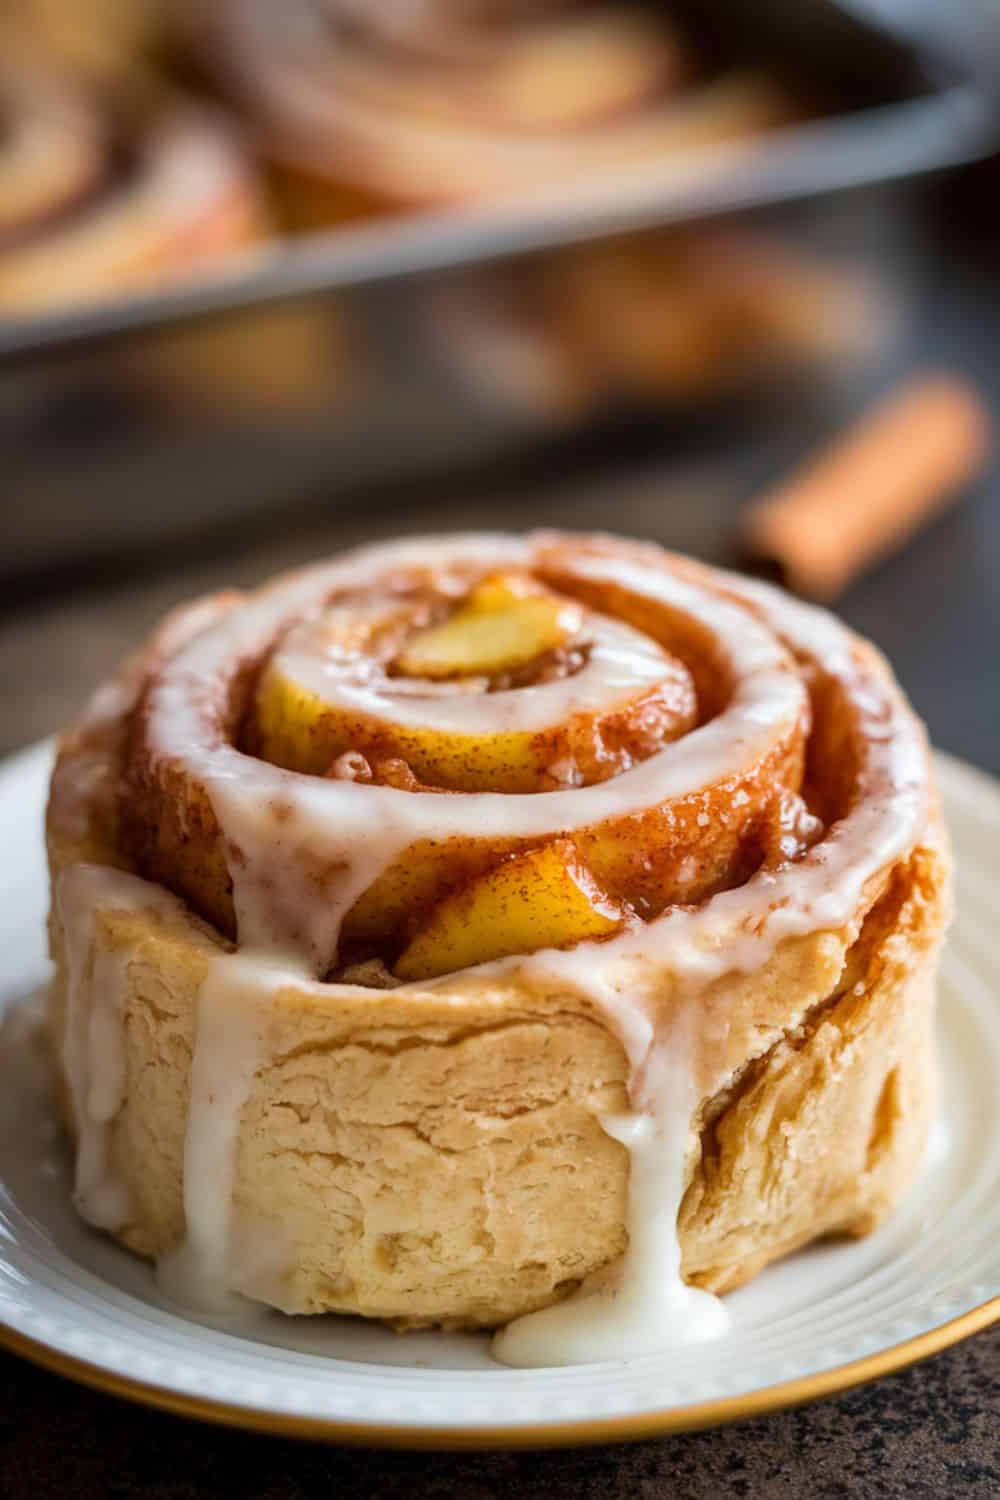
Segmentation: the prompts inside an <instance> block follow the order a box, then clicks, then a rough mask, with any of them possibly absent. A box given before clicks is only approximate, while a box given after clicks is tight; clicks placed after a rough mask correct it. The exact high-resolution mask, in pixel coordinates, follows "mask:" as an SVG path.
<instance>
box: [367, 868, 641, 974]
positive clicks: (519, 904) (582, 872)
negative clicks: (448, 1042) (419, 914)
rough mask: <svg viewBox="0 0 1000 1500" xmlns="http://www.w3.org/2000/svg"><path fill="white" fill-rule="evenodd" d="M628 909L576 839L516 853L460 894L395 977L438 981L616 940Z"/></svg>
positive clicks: (423, 931)
mask: <svg viewBox="0 0 1000 1500" xmlns="http://www.w3.org/2000/svg"><path fill="white" fill-rule="evenodd" d="M624 920H625V909H624V907H622V906H620V905H619V904H618V903H616V902H614V901H611V900H609V899H608V898H607V897H606V896H605V895H604V893H603V892H602V891H601V890H600V889H599V887H598V886H597V885H596V884H595V882H594V880H593V878H592V877H591V875H590V873H589V871H588V870H587V868H586V867H585V866H584V865H583V864H581V863H580V861H579V859H578V858H577V854H576V850H575V848H574V847H573V844H572V843H571V842H570V840H569V839H556V840H555V841H554V842H553V843H551V844H545V845H543V846H542V847H541V848H539V849H529V850H528V851H527V853H525V854H517V855H514V856H513V857H512V858H510V859H507V860H504V861H503V862H502V863H501V864H499V865H495V866H494V867H493V869H491V870H487V871H486V873H485V874H483V875H479V876H477V877H476V878H475V879H474V880H471V881H470V882H469V883H468V884H467V885H465V886H462V887H461V888H460V889H459V890H457V891H453V892H452V893H451V895H449V896H446V897H445V898H444V900H443V901H441V902H439V904H438V905H437V906H436V907H435V908H434V909H433V911H432V912H431V914H430V917H429V918H428V920H427V922H426V923H425V924H424V926H423V927H422V928H420V930H419V931H418V932H417V934H416V936H415V937H414V938H413V940H412V942H410V944H409V945H408V947H407V948H405V949H404V951H403V953H402V954H401V955H400V958H399V959H398V961H397V963H396V966H395V970H394V972H395V974H396V977H397V978H398V979H403V980H406V981H411V980H421V979H434V978H436V977H437V976H438V975H440V974H450V973H453V972H454V971H455V970H456V969H467V968H470V967H471V966H472V965H473V964H482V963H488V962H489V961H490V960H491V959H495V958H507V957H509V956H510V955H512V954H518V953H534V952H537V950H538V949H539V948H564V947H567V946H568V945H570V944H572V943H579V942H583V941H584V940H585V939H587V938H603V937H609V936H610V935H611V934H612V933H614V932H617V931H618V930H619V929H620V927H621V926H622V924H623V922H624Z"/></svg>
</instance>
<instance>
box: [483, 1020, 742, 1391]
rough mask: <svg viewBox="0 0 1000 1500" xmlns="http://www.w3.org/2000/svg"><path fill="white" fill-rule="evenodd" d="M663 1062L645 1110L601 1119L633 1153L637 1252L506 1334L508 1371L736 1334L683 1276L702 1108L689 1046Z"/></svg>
mask: <svg viewBox="0 0 1000 1500" xmlns="http://www.w3.org/2000/svg"><path fill="white" fill-rule="evenodd" d="M655 1056H656V1060H657V1062H658V1072H659V1076H658V1078H657V1081H656V1086H655V1088H652V1089H650V1090H649V1093H648V1096H647V1097H646V1098H645V1101H644V1103H643V1107H642V1108H639V1109H637V1110H636V1111H635V1112H633V1113H629V1114H625V1115H611V1116H605V1117H604V1118H603V1119H602V1120H601V1124H602V1126H603V1128H604V1129H605V1130H606V1131H607V1133H608V1135H610V1136H613V1137H614V1139H615V1140H616V1141H620V1142H621V1144H622V1145H623V1146H624V1147H625V1148H626V1149H627V1151H628V1153H629V1184H628V1228H629V1243H628V1249H627V1251H626V1253H625V1255H624V1256H623V1258H622V1260H621V1261H620V1262H619V1263H618V1264H617V1265H615V1266H613V1267H611V1268H609V1269H608V1270H606V1271H601V1272H598V1273H597V1274H596V1275H595V1276H593V1277H591V1278H589V1279H588V1281H587V1282H585V1283H584V1284H583V1286H582V1287H580V1289H579V1290H578V1291H577V1292H575V1293H574V1294H573V1295H572V1296H571V1297H570V1298H569V1299H568V1300H567V1301H565V1302H559V1303H556V1305H555V1306H554V1307H546V1308H543V1309H542V1310H541V1311H540V1312H535V1313H529V1314H527V1316H526V1317H523V1318H516V1319H515V1320H514V1321H513V1322H512V1323H508V1324H507V1326H506V1328H503V1329H501V1331H500V1332H499V1333H498V1334H496V1335H495V1336H494V1339H493V1344H492V1348H493V1353H494V1354H495V1355H496V1357H497V1359H499V1360H501V1361H502V1362H503V1363H504V1364H507V1365H515V1366H526V1367H532V1366H538V1365H575V1364H587V1363H596V1362H601V1361H606V1360H617V1359H630V1358H634V1357H635V1356H637V1355H642V1354H653V1353H656V1352H657V1351H658V1350H662V1349H665V1348H670V1347H672V1346H674V1345H678V1344H693V1343H700V1342H702V1341H703V1340H705V1339H711V1338H718V1337H719V1336H720V1335H721V1334H722V1333H724V1332H725V1331H726V1328H727V1327H728V1324H729V1316H728V1314H727V1312H726V1309H725V1307H724V1306H723V1304H722V1302H721V1301H720V1300H719V1298H718V1297H715V1296H713V1295H712V1294H711V1293H710V1292H704V1291H701V1290H700V1289H699V1288H698V1287H692V1286H688V1285H687V1284H686V1283H685V1281H684V1280H683V1278H682V1276H681V1251H680V1243H679V1241H678V1238H677V1214H678V1210H679V1209H680V1205H681V1198H682V1197H683V1193H684V1164H685V1159H686V1156H687V1146H688V1140H689V1136H690V1122H691V1114H692V1110H693V1108H694V1105H695V1102H696V1101H695V1099H694V1090H693V1087H692V1083H691V1069H690V1066H689V1059H688V1058H687V1056H686V1055H685V1050H684V1048H683V1046H681V1045H678V1043H677V1041H676V1040H674V1041H673V1042H672V1043H671V1044H670V1045H666V1044H665V1042H664V1043H663V1044H661V1045H659V1046H658V1047H657V1049H656V1054H655ZM650 1060H651V1061H652V1059H650Z"/></svg>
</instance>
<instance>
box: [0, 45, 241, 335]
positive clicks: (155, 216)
mask: <svg viewBox="0 0 1000 1500" xmlns="http://www.w3.org/2000/svg"><path fill="white" fill-rule="evenodd" d="M0 109H2V111H3V115H4V117H5V120H6V122H7V123H6V130H5V132H4V136H3V139H2V142H0V316H29V315H31V314H35V313H38V312H45V311H49V310H51V309H54V308H65V307H68V306H73V305H79V304H80V303H83V302H93V301H98V300H102V299H107V298H112V297H119V296H121V295H123V294H127V293H129V292H130V291H135V290H138V289H142V288H147V287H150V286H155V285H162V284H164V283H165V282H169V281H171V280H173V279H176V278H180V277H183V276H186V275H190V274H191V273H192V272H194V271H195V270H197V269H200V268H202V267H205V266H207V265H210V264H213V263H215V262H218V261H219V260H220V259H221V258H222V257H224V256H226V255H229V254H231V253H232V252H233V251H234V250H236V249H239V248H242V247H245V246H247V245H249V244H251V243H253V242H254V241H256V240H257V239H259V238H260V237H261V236H262V234H263V232H264V228H265V213H264V208H263V203H262V199H261V196H260V193H259V190H258V187H257V183H256V179H255V175H254V171H253V168H252V166H251V164H250V162H249V161H248V159H247V157H246V155H245V153H244V151H243V149H242V148H241V146H240V145H239V143H238V141H237V139H236V137H235V136H234V135H233V133H232V131H231V130H230V129H229V127H228V126H227V125H226V124H225V123H224V122H223V121H222V120H221V119H220V118H219V117H217V116H216V115H214V114H213V113H211V112H209V111H205V110H203V109H201V108H199V107H196V106H193V105H185V104H179V103H178V104H174V103H173V102H172V101H171V103H169V104H167V103H165V101H164V99H163V98H158V99H157V100H156V102H155V107H154V108H152V109H151V110H149V111H148V112H147V111H146V110H145V109H140V110H132V109H131V108H128V119H127V123H126V121H125V120H123V119H122V117H121V114H120V106H119V105H115V106H111V107H109V106H106V104H105V102H104V100H103V99H102V97H101V94H100V91H99V90H95V89H94V88H93V87H91V86H90V85H89V84H86V83H80V84H77V83H76V82H75V81H74V80H73V79H72V78H70V77H68V76H67V75H66V74H65V72H64V71H62V70H59V69H56V68H55V67H47V66H45V65H44V64H40V63H38V62H37V61H29V62H27V63H17V64H15V62H14V61H12V60H10V59H7V60H5V62H4V64H3V65H2V66H0Z"/></svg>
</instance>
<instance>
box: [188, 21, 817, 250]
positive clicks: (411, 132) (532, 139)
mask: <svg viewBox="0 0 1000 1500" xmlns="http://www.w3.org/2000/svg"><path fill="white" fill-rule="evenodd" d="M200 30H201V35H202V38H203V44H204V45H205V46H206V47H207V49H208V50H209V52H210V53H211V54H212V55H213V56H214V58H215V60H216V66H217V70H218V72H219V74H220V76H221V78H222V80H223V83H224V86H226V87H227V89H228V90H229V91H230V93H231V96H232V97H233V98H234V99H235V100H236V101H238V102H239V103H240V104H241V105H242V107H243V109H244V110H245V112H246V115H247V117H248V118H249V120H250V121H251V122H252V124H253V125H254V126H255V128H256V131H257V137H258V141H259V145H260V149H261V150H262V152H263V153H264V154H265V155H266V156H268V157H269V158H270V159H271V160H272V162H273V163H274V164H275V169H276V177H277V181H278V184H279V186H280V188H281V190H282V192H283V194H284V201H285V204H286V209H287V212H288V214H289V216H290V219H291V221H292V223H293V224H295V225H298V226H299V227H316V226H317V225H320V224H329V223H337V222H341V221H343V220H345V219H350V218H355V217H358V216H368V215H371V214H377V213H386V212H393V211H402V210H410V211H413V210H416V209H420V208H432V207H442V206H447V205H458V204H462V203H471V202H476V201H488V200H490V199H493V198H496V197H498V196H500V195H505V194H510V193H516V192H518V191H521V190H524V189H526V188H532V187H534V188H537V187H541V186H544V185H545V184H547V183H565V182H566V181H570V180H572V179H574V178H578V177H582V176H585V175H587V174H588V173H592V172H594V171H601V170H604V171H607V170H609V169H611V170H614V169H618V168H621V167H623V166H628V165H629V164H630V163H633V162H641V161H644V160H651V159H659V160H663V159H665V158H666V159H668V160H669V159H672V158H676V159H677V161H678V162H679V163H683V161H684V160H685V158H686V157H689V156H690V155H691V154H692V153H694V152H697V151H699V150H700V149H701V148H703V147H706V146H711V145H714V144H717V143H721V142H725V143H728V144H729V145H731V146H732V145H734V144H735V143H736V142H738V141H741V140H749V139H750V138H751V137H752V136H753V135H754V134H755V133H757V132H758V131H760V130H763V129H767V128H769V127H771V126H774V125H777V124H780V123H782V122H784V121H787V120H789V119H790V118H793V117H794V115H795V113H796V107H795V105H794V104H793V102H792V100H791V99H790V97H789V95H788V93H787V91H786V90H785V89H784V88H783V87H781V86H780V85H779V84H778V83H777V82H775V81H774V80H773V79H771V78H770V77H768V76H766V75H764V74H761V73H759V72H756V71H753V70H744V69H735V68H734V69H730V70H728V71H725V72H722V73H720V74H718V75H717V76H714V77H708V78H704V79H703V78H701V77H699V72H698V68H697V67H696V65H695V61H694V55H693V53H692V51H691V49H690V48H689V46H688V44H687V42H686V41H685V40H684V39H683V38H682V37H681V36H680V35H679V34H678V32H677V31H676V30H675V28H674V27H673V26H672V25H671V23H670V21H669V19H667V18H665V17H664V16H663V14H662V12H660V11H655V10H653V9H652V8H648V7H643V6H641V5H636V6H615V5H609V4H601V3H595V4H588V3H584V4H570V5H561V6H557V7H542V8H541V10H540V11H538V10H536V9H534V8H532V9H531V10H530V11H529V10H528V9H527V8H525V7H506V6H501V7H480V6H457V5H443V6H435V5H430V6H420V7H415V8H413V9H412V11H411V9H410V8H399V9H397V8H395V7H379V6H374V5H372V6H369V5H356V4H350V5H348V4H336V3H334V4H331V3H323V0H293V3H292V4H291V5H287V6H274V5H271V4H269V3H267V0H249V3H247V0H225V3H224V4H223V5H222V6H220V8H219V11H218V13H217V14H216V16H215V17H214V18H205V19H204V20H203V21H202V23H201V28H200Z"/></svg>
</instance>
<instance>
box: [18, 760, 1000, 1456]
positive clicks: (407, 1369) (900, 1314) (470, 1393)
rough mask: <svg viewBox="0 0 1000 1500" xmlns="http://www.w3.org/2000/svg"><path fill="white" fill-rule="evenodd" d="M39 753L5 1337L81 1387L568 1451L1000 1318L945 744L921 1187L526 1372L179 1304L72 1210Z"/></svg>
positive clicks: (325, 1432) (786, 1389)
mask: <svg viewBox="0 0 1000 1500" xmlns="http://www.w3.org/2000/svg"><path fill="white" fill-rule="evenodd" d="M50 755H51V752H50V749H49V748H48V747H47V746H40V747H38V748H37V749H34V750H30V751H27V752H26V753H24V754H23V755H20V756H18V757H16V758H15V759H14V760H12V761H9V762H8V763H7V764H6V765H5V766H4V767H2V768H0V850H2V851H3V859H2V863H0V952H2V954H3V959H4V964H3V972H2V977H0V1017H2V1020H0V1078H2V1082H0V1325H2V1326H0V1341H2V1342H4V1343H6V1344H8V1345H9V1347H11V1348H13V1349H16V1350H18V1351H20V1352H22V1353H24V1354H26V1355H28V1356H29V1357H30V1358H33V1359H36V1360H37V1361H38V1362H39V1363H41V1364H45V1365H48V1366H50V1367H52V1368H55V1369H58V1370H60V1371H62V1372H63V1373H65V1374H69V1375H72V1376H75V1377H76V1378H78V1379H80V1380H84V1381H87V1382H89V1383H91V1384H93V1385H98V1386H101V1387H103V1388H105V1389H110V1390H114V1391H117V1392H119V1393H120V1394H123V1395H130V1396H133V1397H136V1398H138V1399H141V1400H145V1401H148V1402H151V1403H154V1404H157V1405H161V1406H166V1407H169V1408H171V1409H173V1410H177V1411H182V1412H186V1413H189V1414H191V1415H195V1416H203V1417H209V1418H212V1419H214V1420H218V1421H224V1422H230V1423H233V1424H237V1425H242V1426H246V1427H262V1428H269V1429H272V1430H277V1431H283V1432H294V1433H300V1434H306V1435H312V1436H326V1437H331V1438H336V1439H338V1440H340V1441H361V1442H381V1443H395V1444H404V1445H412V1446H417V1445H428V1446H435V1445H436V1446H441V1447H459V1446H468V1447H473V1446H480V1447H486V1446H503V1445H531V1444H542V1443H572V1442H584V1441H596V1440H611V1439H619V1438H626V1437H638V1436H647V1435H651V1434H654V1433H658V1432H666V1431H671V1430H678V1429H682V1428H688V1427H696V1426H703V1425H708V1424H709V1423H712V1422H718V1421H723V1420H726V1419H728V1418H731V1417H736V1416H748V1415H750V1414H752V1413H756V1412H760V1411H764V1410H768V1409H771V1408H774V1407H778V1406H783V1405H788V1404H791V1403H792V1402H795V1401H801V1400H806V1399H809V1398H810V1397H812V1396H818V1395H822V1394H825V1393H827V1392H829V1391H833V1390H838V1389H842V1388H843V1387H845V1386H848V1385H852V1384H856V1383H857V1382H859V1381H861V1380H865V1379H870V1378H871V1377H873V1376H875V1375H878V1374H881V1373H884V1372H885V1371H887V1370H891V1369H896V1368H898V1367H899V1366H901V1365H904V1364H906V1363H908V1362H910V1361H912V1360H914V1359H917V1358H919V1357H921V1356H922V1355H924V1354H928V1353H931V1352H932V1351H934V1350H935V1349H939V1348H943V1347H944V1346H945V1345H947V1344H949V1343H953V1342H955V1341H956V1340H957V1339H959V1338H962V1337H964V1336H965V1335H966V1334H968V1333H971V1332H973V1331H974V1330H975V1329H977V1328H981V1327H985V1325H986V1324H987V1323H989V1322H992V1321H993V1320H994V1319H996V1318H1000V927H998V924H997V922H996V908H997V900H996V892H997V891H998V890H1000V885H998V882H997V874H996V871H995V868H994V862H995V859H996V851H997V849H998V847H1000V785H998V784H997V783H995V782H993V781H991V780H989V779H988V778H987V777H985V776H983V775H982V774H981V773H980V772H977V771H974V770H972V769H971V768H970V767H968V766H965V765H963V764H962V763H961V762H959V761H956V760H953V759H951V758H949V757H945V756H941V757H940V758H939V772H940V777H941V784H942V786H943V789H944V795H945V803H946V807H947V811H948V815H949V821H950V823H951V827H952V832H953V835H954V839H955V844H956V848H957V852H958V857H959V900H958V911H959V915H958V920H957V922H956V925H955V928H954V931H953V934H952V937H951V941H950V944H949V948H948V954H947V960H946V963H945V976H944V984H943V989H942V995H941V1009H940V1045H941V1060H942V1069H943V1081H944V1090H943V1110H942V1119H941V1124H940V1127H939V1129H938V1132H937V1135H936V1138H935V1140H934V1142H933V1145H932V1149H931V1151H930V1154H929V1160H928V1162H927V1166H926V1169H925V1171H924V1174H923V1177H922V1179H921V1181H920V1182H919V1183H918V1185H917V1186H916V1188H915V1189H914V1190H913V1192H912V1193H911V1195H910V1197H909V1199H908V1201H907V1202H906V1203H905V1204H904V1205H903V1207H902V1208H901V1209H900V1211H899V1212H898V1213H897V1214H896V1216H895V1217H894V1219H893V1220H892V1222H891V1223H890V1224H888V1225H887V1226H886V1227H885V1228H884V1229H882V1230H880V1231H879V1232H878V1233H877V1234H875V1235H873V1236H871V1237H870V1238H869V1239H867V1240H863V1241H861V1242H859V1243H856V1244H849V1245H826V1246H823V1247H821V1248H817V1249H812V1250H808V1251H805V1252H802V1253H801V1254H799V1255H797V1256H794V1257H793V1258H792V1259H790V1260H787V1261H785V1262H783V1263H782V1264H780V1265H778V1266H776V1267H773V1268H772V1269H770V1270H768V1271H766V1272H765V1273H764V1274H763V1275H762V1276H760V1277H759V1278H758V1279H757V1280H756V1281H754V1282H753V1283H752V1284H751V1285H750V1286H748V1287H746V1288H744V1289H743V1290H741V1291H738V1292H736V1293H734V1294H733V1295H732V1296H731V1297H730V1298H729V1299H728V1305H729V1307H730V1309H731V1311H732V1329H731V1332H730V1333H729V1334H728V1335H727V1336H726V1337H725V1338H724V1339H722V1340H719V1341H718V1342H716V1343H710V1344H703V1345H700V1346H696V1347H694V1348H690V1349H682V1350H679V1351H675V1352H673V1353H671V1354H669V1355H663V1356H645V1357H642V1358H637V1359H634V1360H629V1361H625V1362H623V1363H621V1364H616V1365H601V1366H598V1365H587V1366H580V1367H577V1368H574V1369H559V1370H552V1371H546V1370H537V1371H520V1370H507V1369H502V1368H500V1367H499V1366H497V1365H496V1364H494V1363H493V1362H492V1360H491V1359H490V1357H489V1353H488V1350H487V1343H486V1340H485V1339H484V1338H480V1337H477V1336H472V1335H444V1334H439V1333H420V1334H409V1335H407V1336H406V1337H405V1338H400V1337H399V1336H398V1335H396V1334H394V1333H391V1332H388V1331H386V1330H384V1329H382V1328H379V1327H371V1326H368V1325H366V1324H365V1323H363V1322H362V1321H361V1320H359V1319H350V1318H335V1317H330V1318H321V1319H305V1318H303V1319H290V1318H284V1317H282V1316H281V1315H280V1314H277V1313H274V1314H271V1313H266V1312H263V1311H262V1312H261V1313H260V1314H259V1315H258V1314H255V1315H254V1321H253V1322H251V1323H241V1324H230V1325H225V1324H220V1323H218V1322H216V1323H210V1322H205V1321H197V1320H193V1319H192V1318H191V1317H189V1316H184V1315H182V1314H181V1313H180V1312H179V1311H178V1310H177V1309H176V1308H173V1307H172V1306H171V1304H170V1303H169V1302H168V1301H167V1300H166V1299H165V1298H164V1297H163V1296H161V1295H160V1293H159V1292H158V1291H157V1289H156V1287H155V1285H154V1282H153V1278H152V1275H151V1273H150V1271H149V1269H148V1267H146V1266H145V1265H143V1264H142V1263H141V1262H139V1261H138V1260H135V1259H134V1258H133V1257H131V1256H129V1255H127V1254H126V1253H125V1252H124V1251H121V1250H119V1249H117V1248H116V1247H115V1246H114V1245H112V1244H111V1243H110V1242H109V1241H108V1240H106V1239H104V1238H103V1237H101V1236H100V1235H98V1234H95V1233H92V1232H91V1231H89V1230H87V1229H86V1228H85V1227H84V1226H83V1225H82V1224H80V1223H79V1222H78V1220H77V1218H76V1216H75V1214H74V1212H73V1210H72V1207H71V1205H70V1200H69V1173H68V1154H67V1152H66V1149H65V1147H64V1145H63V1143H62V1142H61V1141H60V1138H59V1135H58V1132H57V1131H56V1128H55V1125H54V1123H53V1119H52V1111H51V1104H50V1100H49V1097H48V1092H47V1074H46V1067H45V1058H44V1054H43V1051H42V1049H41V1046H40V1045H39V1042H40V1039H39V1036H38V1032H37V1026H34V1025H33V1024H32V1021H31V1003H30V1001H29V1000H28V998H27V997H29V996H31V994H32V992H35V993H36V994H37V992H38V989H39V986H40V984H41V983H42V982H43V981H44V979H45V975H46V967H47V961H46V958H45V947H44V917H45V908H46V900H47V891H46V878H45V869H44V858H43V852H42V841H41V814H42V806H43V803H44V796H45V782H46V778H47V774H48V768H49V764H50Z"/></svg>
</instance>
